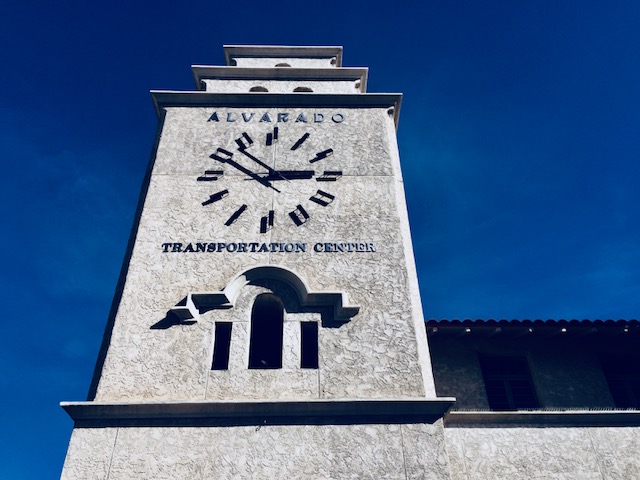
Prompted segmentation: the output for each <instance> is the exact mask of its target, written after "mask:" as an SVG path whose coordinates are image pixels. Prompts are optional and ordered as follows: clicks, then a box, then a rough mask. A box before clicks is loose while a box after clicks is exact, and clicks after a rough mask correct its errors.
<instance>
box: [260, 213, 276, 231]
mask: <svg viewBox="0 0 640 480" xmlns="http://www.w3.org/2000/svg"><path fill="white" fill-rule="evenodd" d="M273 217H274V211H273V210H269V213H268V214H267V215H265V216H264V217H262V218H261V219H260V233H267V232H268V231H269V230H271V229H272V228H273Z"/></svg>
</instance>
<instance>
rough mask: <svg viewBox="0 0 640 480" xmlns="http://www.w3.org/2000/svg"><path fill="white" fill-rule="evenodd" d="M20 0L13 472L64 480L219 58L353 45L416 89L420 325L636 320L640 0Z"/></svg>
mask: <svg viewBox="0 0 640 480" xmlns="http://www.w3.org/2000/svg"><path fill="white" fill-rule="evenodd" d="M229 5H230V6H225V5H224V3H223V2H202V1H192V2H188V3H184V4H176V3H175V2H164V1H158V2H154V3H149V4H145V3H143V2H137V1H132V2H128V3H126V4H125V3H122V4H118V3H115V2H110V3H108V4H107V3H104V4H103V3H100V2H97V3H96V2H93V3H91V2H89V3H87V2H74V1H69V2H62V3H60V2H43V1H35V2H22V3H19V2H17V1H14V0H12V1H10V2H9V5H5V6H4V8H3V14H2V17H1V18H0V40H1V42H2V45H3V48H2V49H0V65H2V75H1V76H0V83H1V87H2V88H0V105H1V107H2V108H1V109H0V152H1V155H2V156H1V158H2V169H3V175H2V176H1V177H0V178H1V180H0V181H1V182H2V188H1V189H0V199H1V200H2V205H3V207H4V208H3V215H2V232H3V233H4V238H3V240H4V248H2V249H0V255H1V257H0V258H1V260H2V266H3V268H2V269H1V277H0V282H1V284H0V288H1V291H2V293H3V297H4V298H3V304H4V322H3V326H4V331H3V335H2V337H1V338H0V359H1V360H2V361H1V363H0V365H1V366H0V388H1V393H2V409H1V410H0V412H1V413H0V415H1V417H0V418H1V420H2V423H3V427H4V428H3V430H4V432H5V435H3V437H2V438H3V439H2V440H0V442H2V448H1V449H0V464H1V465H3V475H2V476H3V478H18V479H23V478H24V479H27V478H28V479H31V478H33V479H36V478H37V479H41V478H56V477H57V476H59V473H60V470H61V468H62V462H63V459H64V455H65V452H66V446H67V442H68V439H69V435H70V433H71V428H72V423H71V421H70V420H69V419H68V418H67V416H66V414H65V413H64V412H63V411H62V409H61V408H60V407H59V406H58V402H59V401H61V400H82V399H84V398H85V396H86V394H87V390H88V386H89V382H90V379H91V373H92V370H93V367H94V364H95V360H96V356H97V352H98V348H99V344H100V340H101V336H102V332H103V329H104V325H105V322H106V318H107V314H108V310H109V306H110V303H111V300H112V295H113V292H114V288H115V285H116V280H117V276H118V273H119V270H120V265H121V262H122V258H123V255H124V251H125V246H126V242H127V239H128V236H129V230H130V228H131V224H132V219H133V214H134V210H135V205H136V202H137V198H138V192H139V188H140V185H141V182H142V176H143V173H144V170H145V167H146V163H147V161H148V158H149V154H150V151H151V147H152V142H153V138H154V133H155V127H156V117H155V114H154V111H153V108H152V104H151V100H150V97H149V94H148V91H149V90H150V89H172V90H173V89H175V90H190V89H193V80H192V76H191V72H190V65H191V64H214V65H215V64H223V63H224V59H223V53H222V45H223V44H280V45H343V46H344V47H345V50H344V64H345V66H368V67H370V77H369V91H371V92H403V93H404V95H405V96H404V101H403V105H402V111H401V117H400V126H399V132H398V135H399V143H400V149H401V158H402V162H403V171H404V174H405V185H406V190H407V200H408V204H409V212H410V217H411V224H412V231H413V238H414V247H415V250H416V252H415V253H416V260H417V264H418V272H419V279H420V284H421V289H422V298H423V304H424V309H425V316H426V317H427V318H432V317H433V318H449V319H452V318H485V319H487V318H521V319H524V318H543V319H546V318H555V319H560V318H578V319H583V318H589V319H597V318H626V319H632V318H638V316H639V315H638V312H639V310H640V249H638V243H639V239H640V211H639V208H638V205H640V188H638V181H639V179H640V164H639V161H638V159H639V156H640V134H639V126H640V121H639V120H640V82H639V81H638V78H640V56H639V55H638V51H640V30H639V29H638V28H637V25H638V24H639V23H640V3H638V2H636V1H617V2H604V1H600V2H597V1H590V0H581V1H577V0H576V1H562V0H560V1H558V0H556V1H544V0H540V1H522V2H504V1H502V2H497V1H495V2H494V1H483V2H468V1H455V0H447V1H423V2H416V3H415V4H414V3H410V2H405V1H395V2H375V1H374V2H365V3H363V2H333V1H326V2H317V3H314V4H310V3H309V2H299V1H298V2H290V1H279V2H272V3H268V2H259V3H258V2H256V3H252V2H229Z"/></svg>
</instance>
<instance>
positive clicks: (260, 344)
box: [249, 293, 284, 369]
mask: <svg viewBox="0 0 640 480" xmlns="http://www.w3.org/2000/svg"><path fill="white" fill-rule="evenodd" d="M283 327H284V307H283V305H282V302H281V301H280V299H279V298H278V297H277V296H275V295H273V294H271V293H263V294H261V295H258V297H257V298H256V300H255V302H254V304H253V309H252V310H251V336H250V340H249V368H253V369H274V368H282V334H283Z"/></svg>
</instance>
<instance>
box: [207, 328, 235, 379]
mask: <svg viewBox="0 0 640 480" xmlns="http://www.w3.org/2000/svg"><path fill="white" fill-rule="evenodd" d="M232 326H233V323H231V322H216V331H215V336H214V340H213V363H212V364H211V370H227V369H228V368H229V347H230V345H231V327H232Z"/></svg>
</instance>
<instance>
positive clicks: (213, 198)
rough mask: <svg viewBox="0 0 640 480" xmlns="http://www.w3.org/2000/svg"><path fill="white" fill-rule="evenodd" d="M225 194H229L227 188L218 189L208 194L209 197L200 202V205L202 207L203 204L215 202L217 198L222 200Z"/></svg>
mask: <svg viewBox="0 0 640 480" xmlns="http://www.w3.org/2000/svg"><path fill="white" fill-rule="evenodd" d="M227 195H229V190H220V191H219V192H218V193H214V194H213V195H209V199H208V200H205V201H204V202H202V206H203V207H204V206H205V205H211V204H212V203H215V202H217V201H218V200H222V199H223V198H224V197H226V196H227Z"/></svg>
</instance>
